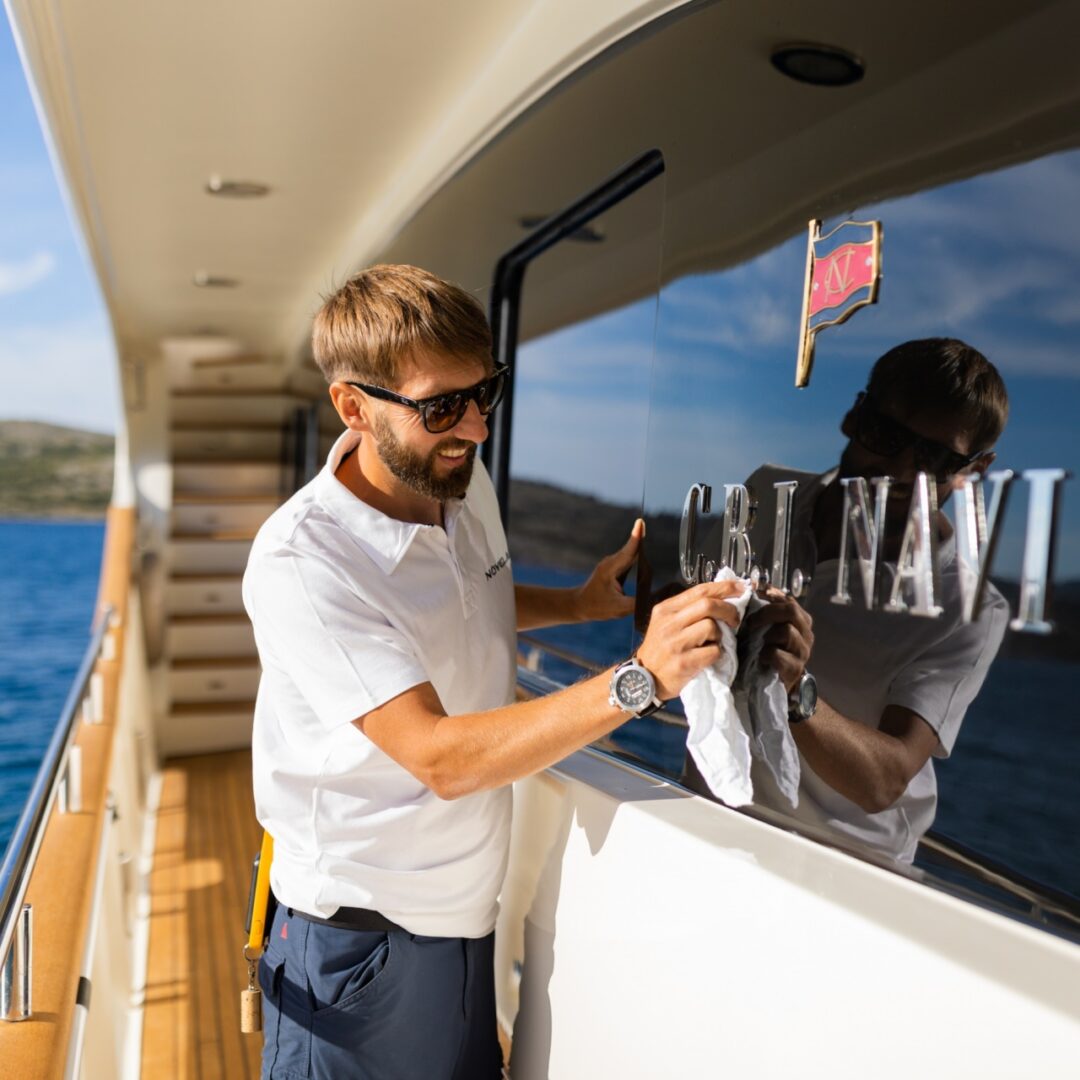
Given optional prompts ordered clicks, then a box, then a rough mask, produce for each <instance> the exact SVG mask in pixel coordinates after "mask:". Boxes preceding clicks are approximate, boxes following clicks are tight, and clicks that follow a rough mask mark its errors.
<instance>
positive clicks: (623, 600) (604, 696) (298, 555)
mask: <svg viewBox="0 0 1080 1080" xmlns="http://www.w3.org/2000/svg"><path fill="white" fill-rule="evenodd" d="M313 344H314V352H315V358H316V360H317V361H318V363H319V365H320V367H321V368H322V370H323V372H324V373H325V375H326V377H327V380H328V382H329V383H330V397H331V399H332V400H333V403H334V406H335V408H336V409H337V412H338V415H339V416H340V417H341V419H342V421H343V423H344V424H345V427H346V428H347V431H346V432H345V433H344V434H343V435H342V436H341V438H339V439H338V441H337V442H336V444H335V445H334V448H333V450H332V451H331V454H330V457H329V460H328V462H327V465H326V467H325V468H324V469H323V471H322V473H321V474H320V475H319V476H318V477H316V479H315V480H313V481H312V482H311V483H310V484H308V485H307V486H306V487H305V488H303V489H302V490H301V491H299V492H298V493H297V494H296V495H295V496H293V497H292V498H291V499H290V500H289V501H288V502H287V503H285V504H284V505H283V506H282V507H281V508H279V509H278V510H277V511H276V512H275V513H274V514H273V515H272V516H271V517H270V518H269V519H268V521H267V522H266V523H265V525H264V526H263V527H262V529H261V530H260V532H259V535H258V537H257V538H256V540H255V544H254V546H253V548H252V552H251V558H250V561H249V563H248V569H247V573H246V574H245V577H244V602H245V606H246V607H247V610H248V613H249V615H250V617H251V621H252V624H253V625H254V628H255V637H256V641H257V643H258V648H259V655H260V659H261V661H262V667H263V675H262V681H261V683H260V687H259V696H258V701H257V704H256V710H255V725H254V731H253V735H252V758H253V767H254V783H255V801H256V811H257V814H258V817H259V820H260V822H261V823H262V824H263V826H264V827H265V828H266V829H267V831H268V832H269V833H270V834H271V835H272V836H273V837H274V840H275V852H274V863H273V870H272V873H271V883H272V887H273V890H274V893H275V896H276V897H277V899H278V901H279V904H280V906H279V908H278V913H277V915H276V917H275V920H274V923H273V926H272V928H271V932H270V941H269V946H268V949H267V952H266V955H265V956H264V958H263V960H262V962H261V964H260V970H259V978H260V983H261V986H262V989H263V992H264V1010H265V1023H264V1038H265V1043H264V1051H263V1075H264V1076H267V1077H277V1076H287V1077H297V1076H314V1077H326V1078H333V1080H346V1078H348V1077H364V1078H366V1080H390V1078H400V1080H415V1078H418V1077H423V1078H425V1080H452V1078H457V1080H496V1078H497V1077H498V1076H499V1074H500V1068H501V1054H500V1050H499V1045H498V1041H497V1032H496V1023H495V1009H494V988H493V972H492V959H493V928H494V925H495V916H496V897H497V895H498V892H499V889H500V886H501V883H502V877H503V873H504V870H505V866H506V859H507V847H508V837H509V826H510V808H511V795H510V790H509V788H508V786H507V785H509V784H510V783H511V782H512V781H513V780H516V779H518V778H520V777H524V776H528V775H529V774H531V773H533V772H536V771H537V770H540V769H543V768H545V767H547V766H549V765H552V764H553V763H555V762H557V761H559V760H560V759H562V758H563V757H565V756H566V755H568V754H570V753H572V752H573V751H575V750H577V749H579V748H580V747H582V746H584V745H586V744H587V743H589V742H591V741H592V740H594V739H597V738H599V737H600V736H602V735H604V734H606V733H607V732H609V731H611V730H612V729H613V728H615V727H616V726H618V725H619V724H620V723H622V722H623V721H624V720H626V719H628V717H629V716H630V715H637V714H639V713H640V712H642V711H647V710H648V709H649V708H650V707H651V706H652V705H653V704H655V702H656V701H657V700H664V699H668V698H672V697H675V696H676V695H677V694H678V693H679V691H680V690H681V689H682V687H683V686H684V685H685V683H686V682H687V681H689V679H690V678H691V677H693V675H695V674H696V673H697V672H698V671H700V670H701V669H702V668H703V667H705V666H706V665H707V664H710V663H714V662H715V661H716V660H717V659H718V658H719V656H720V653H721V650H720V646H719V644H718V630H717V624H716V620H717V619H721V620H725V621H727V622H729V623H731V622H733V611H732V609H731V606H730V605H729V604H727V603H725V602H724V598H725V597H726V596H728V595H731V594H732V593H733V592H734V591H735V590H734V589H733V588H732V587H731V586H728V585H720V584H716V583H713V584H709V585H703V586H700V587H698V588H696V589H693V590H689V591H688V592H686V593H685V594H683V595H681V596H679V597H677V598H674V599H672V600H671V601H668V602H667V603H664V604H661V605H658V607H657V608H656V610H655V611H654V613H653V617H652V621H651V624H650V627H649V631H648V633H647V635H646V636H645V639H644V641H643V643H642V645H641V648H640V649H639V650H638V653H637V660H638V662H639V664H640V665H641V666H640V667H637V666H635V667H632V668H628V669H626V670H625V671H622V670H620V669H615V671H614V672H613V671H609V672H607V673H605V674H604V675H601V676H598V677H596V678H592V679H589V680H587V681H585V682H582V683H579V684H578V685H576V686H573V687H571V688H569V689H567V690H564V691H562V692H561V693H558V694H554V695H552V696H550V697H547V698H544V699H541V700H534V701H528V702H524V703H520V704H510V703H511V702H512V701H513V699H514V686H515V666H516V661H515V636H514V633H515V628H520V629H523V628H529V627H539V626H550V625H554V624H557V623H562V622H572V621H578V620H585V619H606V618H614V617H618V616H622V615H625V614H628V613H629V612H630V611H631V610H632V601H631V600H630V599H629V598H627V597H626V596H624V595H623V592H622V588H621V586H620V584H619V581H620V575H623V574H625V572H626V571H627V570H628V569H629V567H630V566H631V564H632V563H633V561H634V559H635V557H636V552H637V548H638V544H639V542H640V539H641V535H642V526H641V524H640V523H635V525H634V528H633V530H632V532H631V535H630V538H629V540H628V541H627V543H626V545H625V546H624V547H623V548H622V549H621V550H620V551H619V552H617V553H615V554H614V555H612V556H609V557H608V558H606V559H603V560H602V561H601V562H600V563H599V565H598V566H597V567H596V570H595V571H594V572H593V574H592V576H591V577H590V578H589V579H588V581H587V582H586V583H585V584H584V585H583V586H581V587H580V588H577V589H567V590H550V589H541V588H536V587H522V586H517V587H515V586H513V584H512V582H511V570H510V565H509V555H508V552H507V545H506V538H505V536H504V535H503V530H502V526H501V524H500V520H499V514H498V507H497V505H496V500H495V495H494V490H493V488H492V485H491V482H490V480H489V478H488V476H487V474H486V472H485V470H484V468H483V466H482V465H481V464H480V463H479V462H477V461H476V449H477V446H478V445H479V444H480V443H482V442H483V441H484V439H485V438H486V437H487V416H488V415H489V414H490V412H491V410H492V408H494V406H495V405H496V404H497V401H498V398H499V394H500V392H501V379H502V373H500V372H496V371H495V370H494V369H493V365H492V359H491V336H490V331H489V329H488V326H487V323H486V320H485V318H484V314H483V311H482V310H481V309H480V307H479V305H478V304H477V303H476V302H475V300H473V299H472V297H470V296H469V295H468V294H467V293H465V292H463V291H462V290H461V289H458V288H456V287H455V286H453V285H450V284H448V283H446V282H444V281H441V280H439V279H438V278H436V277H434V276H433V275H431V274H428V273H426V272H424V271H422V270H418V269H416V268H414V267H408V266H380V267H374V268H372V269H370V270H368V271H366V272H364V273H361V274H359V275H357V276H356V277H354V278H353V279H352V280H350V281H349V282H347V283H346V285H345V286H343V287H342V288H341V289H340V290H338V292H337V293H335V294H334V295H333V296H331V297H330V298H329V299H328V300H327V301H326V303H325V304H324V306H323V308H322V309H321V310H320V311H319V313H318V315H317V316H316V319H315V325H314V335H313ZM552 437H553V438H555V437H556V436H555V435H554V434H553V436H552ZM616 673H618V674H619V680H618V685H617V688H616V690H617V692H613V690H612V680H613V676H614V675H615V674H616ZM639 691H640V693H639ZM613 693H615V697H613V696H612V695H613ZM635 695H636V696H635ZM611 700H617V701H618V702H620V703H621V704H622V706H623V707H620V705H613V704H611Z"/></svg>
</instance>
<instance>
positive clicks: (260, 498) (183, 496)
mask: <svg viewBox="0 0 1080 1080" xmlns="http://www.w3.org/2000/svg"><path fill="white" fill-rule="evenodd" d="M172 501H173V507H177V506H194V507H199V506H215V507H217V506H221V507H225V506H228V505H229V504H235V505H236V506H238V507H239V506H241V505H248V504H250V505H253V506H254V505H259V506H268V507H269V508H270V510H276V509H277V508H278V506H280V505H281V504H280V503H279V502H278V499H277V496H275V495H245V494H242V493H240V492H236V493H233V492H228V491H225V492H221V491H175V490H174V491H173V496H172Z"/></svg>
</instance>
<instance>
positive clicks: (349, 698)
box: [243, 432, 516, 937]
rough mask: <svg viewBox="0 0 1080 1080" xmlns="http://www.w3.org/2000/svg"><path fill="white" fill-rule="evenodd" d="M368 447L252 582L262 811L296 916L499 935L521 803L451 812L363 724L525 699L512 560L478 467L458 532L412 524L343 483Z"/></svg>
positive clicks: (290, 506)
mask: <svg viewBox="0 0 1080 1080" xmlns="http://www.w3.org/2000/svg"><path fill="white" fill-rule="evenodd" d="M359 438H360V437H359V436H358V435H356V434H354V433H352V432H346V433H345V434H344V435H342V436H341V438H340V439H338V441H337V442H336V443H335V444H334V448H333V450H332V451H331V452H330V457H329V459H328V461H327V463H326V466H325V467H324V468H323V470H322V472H321V473H319V475H318V476H317V477H316V478H315V479H314V480H312V481H311V483H310V484H308V485H306V486H305V487H304V488H302V489H301V490H300V491H298V492H297V493H296V494H295V495H294V496H293V497H292V498H291V499H289V501H288V502H286V503H285V504H284V505H283V506H281V507H279V508H278V510H276V511H275V512H274V513H273V514H272V515H271V516H270V518H268V519H267V521H266V522H265V523H264V524H263V526H262V528H261V529H260V530H259V534H258V536H257V537H256V538H255V543H254V545H253V547H252V549H251V556H250V558H249V560H248V566H247V572H246V573H245V575H244V586H243V595H244V605H245V607H246V608H247V612H248V615H249V616H250V618H251V622H252V624H253V626H254V628H255V640H256V643H257V645H258V649H259V658H260V660H261V661H262V669H263V670H262V679H261V681H260V683H259V694H258V699H257V701H256V705H255V724H254V730H253V732H252V739H251V747H252V765H253V769H254V786H255V810H256V814H257V816H258V819H259V821H260V822H261V824H262V825H263V827H264V828H265V829H266V830H267V831H268V832H269V833H270V834H271V835H272V836H273V837H274V862H273V868H272V870H271V874H270V880H271V884H272V886H273V889H274V894H275V895H276V896H277V898H278V899H279V900H280V901H281V902H282V903H283V904H285V905H287V906H289V907H294V908H298V909H299V910H300V911H306V912H308V913H310V914H314V915H320V916H323V917H327V916H329V915H331V914H332V913H333V912H334V911H335V910H336V909H337V908H339V907H362V908H371V909H374V910H377V911H380V912H382V914H383V915H385V916H387V917H388V918H390V919H393V920H394V921H395V922H397V923H399V924H400V925H401V926H403V927H404V928H405V929H406V930H408V931H410V932H411V933H415V934H427V935H433V936H441V937H443V936H444V937H482V936H484V935H485V934H487V933H489V932H490V931H491V930H492V928H493V927H494V925H495V917H496V913H497V905H496V897H497V895H498V892H499V889H500V887H501V885H502V879H503V874H504V872H505V869H506V858H507V850H508V844H509V833H510V812H511V794H510V789H509V788H508V787H507V788H502V789H499V790H496V791H487V792H482V793H480V794H476V795H470V796H466V797H464V798H460V799H456V800H453V801H444V800H442V799H439V798H437V797H436V796H435V795H434V794H433V793H432V792H431V791H430V790H429V789H428V788H427V787H425V786H424V785H423V784H422V783H421V782H420V781H419V780H417V779H416V778H415V777H414V776H412V774H411V773H409V772H408V771H406V770H405V769H404V768H402V767H401V766H400V765H398V764H397V763H396V762H395V761H393V760H391V758H389V757H387V755H386V754H384V753H383V752H382V751H381V750H380V749H379V748H378V747H377V746H376V745H375V744H374V743H372V742H371V740H370V739H368V738H367V737H366V736H365V735H364V734H363V733H362V732H361V731H360V730H359V728H357V727H356V725H355V724H353V721H354V720H356V719H357V718H359V717H362V716H364V715H365V714H366V713H368V712H369V711H370V710H372V709H374V708H376V707H377V706H379V705H382V704H384V703H385V702H387V701H389V700H390V699H391V698H394V697H396V696H397V695H398V694H401V693H402V692H403V691H405V690H408V689H409V688H410V687H412V686H416V685H418V684H420V683H424V682H430V683H431V684H432V685H433V686H434V687H435V690H436V692H437V693H438V695H439V699H440V701H441V702H442V704H443V706H444V708H445V709H446V711H447V713H449V714H451V715H456V714H460V713H467V712H477V711H481V710H486V709H494V708H497V707H499V706H503V705H507V704H509V703H510V702H511V701H512V700H513V697H514V685H515V671H516V658H515V648H516V638H515V607H514V591H513V583H512V581H511V571H510V565H509V554H508V551H507V544H506V537H505V535H504V533H503V528H502V523H501V521H500V519H499V511H498V504H497V502H496V498H495V491H494V489H493V487H492V484H491V480H490V478H489V477H488V475H487V472H486V471H485V469H484V467H483V465H482V464H481V463H480V462H479V461H477V463H476V467H475V471H474V473H473V478H472V482H471V483H470V485H469V490H468V492H467V494H466V496H465V498H464V499H453V500H450V501H449V502H448V503H447V504H446V507H445V530H444V529H442V528H439V527H438V526H428V525H414V524H407V523H405V522H401V521H397V520H395V519H393V518H389V517H387V516H386V515H385V514H382V513H380V512H379V511H377V510H375V509H373V508H372V507H370V506H368V505H367V504H366V503H365V502H363V501H361V500H360V499H358V498H357V497H356V496H355V495H353V494H352V493H351V492H350V491H349V490H348V489H347V488H346V487H345V486H344V485H342V484H341V483H340V482H339V481H338V480H337V479H336V478H335V476H334V472H335V470H336V469H337V467H338V465H339V464H340V463H341V461H342V460H343V459H344V457H345V456H346V454H348V453H349V452H350V451H351V450H353V449H354V448H355V447H356V446H357V444H358V442H359Z"/></svg>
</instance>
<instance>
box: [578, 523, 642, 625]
mask: <svg viewBox="0 0 1080 1080" xmlns="http://www.w3.org/2000/svg"><path fill="white" fill-rule="evenodd" d="M644 535H645V522H644V521H642V520H641V518H638V519H637V521H635V522H634V527H633V528H632V529H631V530H630V538H629V540H627V541H626V543H625V544H623V546H622V547H621V548H619V550H618V551H616V552H615V553H614V554H612V555H608V556H607V557H606V558H603V559H601V560H600V561H599V562H598V563H597V564H596V569H595V570H593V572H592V573H591V574H590V575H589V580H588V581H586V582H585V584H584V585H582V586H580V587H579V588H578V589H576V590H575V593H576V595H575V598H574V610H575V613H576V615H577V618H578V621H580V622H594V621H597V620H599V619H620V618H622V617H623V616H624V615H630V614H632V613H633V610H634V598H633V597H632V596H627V595H626V593H625V592H623V581H624V580H625V579H626V575H627V574H628V573H629V571H630V567H632V566H633V565H634V560H635V559H636V558H637V556H638V549H639V548H640V547H641V539H642V537H643V536H644Z"/></svg>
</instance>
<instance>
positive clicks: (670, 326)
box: [513, 152, 1080, 578]
mask: <svg viewBox="0 0 1080 1080" xmlns="http://www.w3.org/2000/svg"><path fill="white" fill-rule="evenodd" d="M1078 189H1080V152H1071V153H1066V154H1060V155H1057V156H1054V157H1048V158H1044V159H1042V160H1039V161H1036V162H1032V163H1030V164H1027V165H1021V166H1017V167H1014V168H1010V169H1005V170H1002V171H1001V172H997V173H993V174H989V175H986V176H981V177H976V178H974V179H971V180H965V181H961V182H958V183H955V184H950V185H948V186H945V187H942V188H939V189H936V190H934V191H930V192H925V193H922V194H919V195H914V196H909V197H905V198H901V199H895V200H891V201H889V202H885V203H881V204H877V205H873V206H865V207H856V208H853V209H852V213H851V216H852V217H854V218H856V219H859V220H870V219H875V218H876V219H880V220H881V221H882V222H883V223H884V229H885V243H884V270H885V276H884V280H883V282H882V288H881V296H880V301H879V303H878V304H877V305H876V306H874V307H870V308H863V309H861V310H860V311H858V312H857V313H856V314H855V316H854V317H853V318H852V319H851V320H850V321H849V322H847V323H845V324H844V325H842V326H840V327H834V328H831V329H828V330H826V331H824V332H823V333H822V334H821V336H820V337H819V339H818V344H817V350H816V360H815V366H814V375H813V379H812V382H811V385H810V386H809V387H808V388H807V389H805V390H796V389H795V388H794V385H793V383H794V372H795V353H796V346H797V341H798V320H799V314H800V302H801V291H802V283H803V274H804V270H805V257H806V238H805V234H800V235H798V236H795V237H792V238H791V239H789V240H788V241H786V242H784V243H783V244H780V245H779V246H777V247H775V248H773V249H772V250H771V251H768V252H766V253H764V254H763V255H761V256H759V257H758V258H756V259H753V260H751V261H749V262H747V263H744V264H742V265H740V266H738V267H735V268H733V269H731V270H726V271H720V272H716V273H710V274H702V275H694V276H689V277H684V278H681V279H679V280H677V281H675V282H673V283H672V284H670V285H668V286H667V287H666V288H665V289H664V291H663V293H662V295H661V297H660V305H659V318H658V324H657V326H656V370H655V381H654V384H653V386H652V394H653V400H652V417H651V419H649V400H648V394H649V386H648V382H649V369H650V363H651V358H652V352H653V317H654V312H655V311H656V307H655V302H654V301H653V299H652V298H648V299H646V300H642V301H640V302H638V303H636V304H633V305H630V306H629V307H626V308H623V309H621V310H619V311H614V312H608V313H606V314H604V315H602V316H600V317H597V318H595V319H592V320H589V321H588V322H585V323H582V324H579V325H577V326H574V327H569V328H567V329H564V330H561V331H558V332H556V333H553V334H549V335H547V336H545V337H543V338H540V339H537V340H535V341H533V342H530V343H528V344H526V345H524V346H523V347H522V348H521V350H520V354H519V357H520V359H519V368H518V376H517V377H518V380H519V381H518V386H519V388H520V390H519V392H520V395H521V396H520V397H519V399H518V400H519V401H521V402H527V403H528V412H527V418H525V417H522V420H523V421H524V422H521V420H519V421H517V422H515V444H514V465H513V472H514V473H515V475H518V476H524V477H528V478H530V479H538V480H546V481H548V482H550V483H554V484H559V485H561V486H564V487H569V488H571V489H573V490H575V491H581V492H587V493H590V494H594V495H596V496H598V497H600V498H603V499H605V500H607V501H610V502H619V503H625V504H629V505H634V504H636V503H638V502H639V501H640V499H641V482H640V476H641V468H642V458H641V455H642V454H643V453H644V449H645V447H644V440H643V438H642V436H641V432H642V431H643V430H644V429H645V426H646V424H647V425H648V443H649V446H648V466H647V479H646V504H647V507H648V509H650V510H651V511H657V510H669V511H677V510H678V509H679V508H680V507H681V506H682V501H683V497H684V495H685V492H686V490H687V488H688V487H689V485H690V484H691V483H694V482H697V481H702V480H703V481H706V482H709V483H712V484H714V485H715V484H723V483H725V482H733V481H739V480H742V479H745V478H746V476H748V475H749V474H750V473H751V472H752V471H753V470H754V469H755V468H756V467H757V466H758V465H760V464H761V463H762V462H765V461H771V462H775V463H778V464H785V465H790V466H792V467H794V468H801V469H815V470H823V469H826V468H828V467H830V466H832V465H833V464H835V462H836V460H837V458H838V457H839V453H840V450H841V449H842V447H843V443H844V439H843V436H841V434H840V432H839V430H838V429H839V423H840V420H841V418H842V416H843V414H844V412H845V411H846V410H847V408H848V407H849V406H850V404H851V402H852V401H853V399H854V397H855V394H856V393H857V391H858V390H859V389H861V388H862V387H863V386H864V385H865V382H866V378H867V375H868V373H869V371H870V368H871V366H872V364H873V361H874V360H875V359H876V358H877V357H878V356H879V355H880V354H881V353H883V352H884V351H885V350H886V349H888V348H889V347H891V346H892V345H895V344H897V343H898V342H901V341H906V340H909V339H911V338H916V337H929V336H950V337H959V338H962V339H964V340H966V341H968V342H970V343H971V344H972V345H974V346H976V347H977V348H979V349H981V350H982V351H983V352H984V353H985V354H986V355H987V356H988V357H989V358H990V359H991V360H992V361H993V362H994V363H995V364H996V365H997V366H998V367H999V369H1000V370H1001V372H1002V374H1003V376H1004V377H1005V380H1006V383H1007V385H1008V388H1009V393H1010V397H1011V400H1012V413H1011V418H1010V421H1009V426H1008V428H1007V429H1006V431H1005V433H1004V435H1003V436H1002V438H1001V440H1000V442H999V444H998V448H997V449H998V460H997V463H996V467H1004V468H1011V469H1014V470H1022V469H1026V468H1037V467H1047V466H1061V467H1065V468H1068V469H1070V470H1071V471H1072V472H1074V473H1077V474H1080V445H1078V440H1077V439H1076V438H1075V437H1074V434H1073V432H1074V427H1075V422H1074V419H1073V408H1074V405H1073V400H1074V398H1075V396H1076V395H1077V394H1078V393H1080V219H1077V218H1076V216H1075V215H1074V214H1073V213H1072V209H1071V208H1072V203H1073V199H1074V198H1075V192H1076V191H1077V190H1078ZM837 220H838V219H837ZM834 224H836V220H833V221H829V222H826V225H825V228H826V229H828V228H830V227H832V225H834ZM635 432H636V433H637V434H636V435H635V434H634V433H635ZM1063 503H1064V515H1063V521H1062V524H1061V527H1060V532H1059V547H1058V552H1059V555H1058V575H1057V576H1058V577H1059V578H1067V577H1076V576H1078V575H1080V497H1077V496H1076V495H1075V492H1074V484H1073V482H1070V483H1069V484H1068V485H1067V486H1066V490H1065V497H1064V500H1063ZM1025 513H1026V485H1022V486H1021V487H1020V488H1018V491H1017V495H1016V496H1014V498H1013V500H1012V502H1011V505H1010V508H1009V512H1008V515H1007V517H1006V520H1005V523H1004V536H1003V542H1002V547H1001V550H1000V552H999V554H998V558H997V561H996V564H995V571H996V572H997V573H998V574H1000V575H1001V576H1004V577H1017V576H1018V574H1019V569H1020V557H1021V547H1022V543H1023V535H1024V525H1025Z"/></svg>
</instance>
